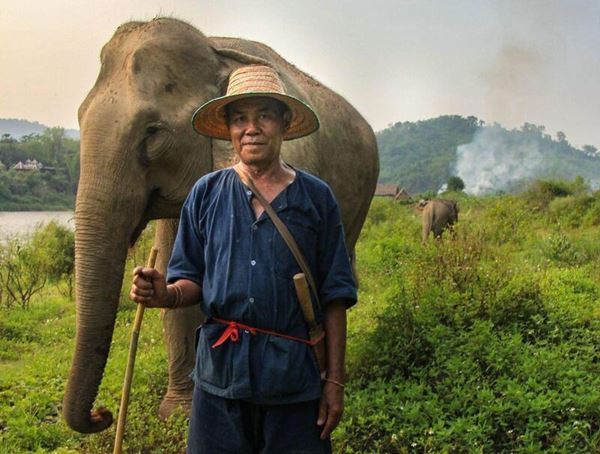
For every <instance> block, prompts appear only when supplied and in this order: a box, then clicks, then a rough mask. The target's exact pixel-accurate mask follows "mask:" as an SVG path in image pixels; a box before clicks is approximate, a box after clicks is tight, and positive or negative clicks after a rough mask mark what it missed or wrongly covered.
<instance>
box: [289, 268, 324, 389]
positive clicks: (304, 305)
mask: <svg viewBox="0 0 600 454" xmlns="http://www.w3.org/2000/svg"><path fill="white" fill-rule="evenodd" d="M293 279H294V286H295V287H296V295H297V296H298V302H299V303H300V309H301V310H302V315H304V321H305V322H306V324H307V325H308V336H309V337H310V340H311V341H314V340H316V339H319V338H321V339H322V337H323V327H322V326H321V325H320V324H317V322H316V320H315V311H314V310H313V306H312V301H311V299H310V290H309V289H308V282H307V281H306V276H305V275H304V273H298V274H296V275H294V278H293ZM312 349H313V352H314V354H315V359H316V361H317V366H318V367H319V373H320V374H321V378H323V379H325V377H326V375H327V353H326V351H325V341H324V340H321V341H320V342H318V343H316V344H315V345H313V346H312Z"/></svg>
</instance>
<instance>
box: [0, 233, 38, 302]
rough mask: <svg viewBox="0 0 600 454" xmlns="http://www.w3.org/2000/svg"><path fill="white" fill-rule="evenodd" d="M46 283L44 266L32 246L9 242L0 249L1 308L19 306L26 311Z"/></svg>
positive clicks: (19, 242) (20, 241)
mask: <svg viewBox="0 0 600 454" xmlns="http://www.w3.org/2000/svg"><path fill="white" fill-rule="evenodd" d="M46 280H47V275H46V273H45V263H44V262H43V260H42V259H41V257H40V256H39V255H38V254H37V253H36V250H35V249H34V247H33V245H32V244H31V243H29V242H24V241H23V240H20V239H18V238H12V239H9V240H7V241H6V244H4V245H3V246H2V248H1V249H0V289H1V290H0V297H1V298H0V307H2V306H4V307H6V308H11V307H12V306H13V305H15V304H17V305H19V306H20V307H21V308H23V309H26V308H27V307H28V306H29V302H30V300H31V298H32V297H33V296H34V295H35V294H36V293H38V292H39V291H41V290H42V289H43V288H44V285H45V284H46Z"/></svg>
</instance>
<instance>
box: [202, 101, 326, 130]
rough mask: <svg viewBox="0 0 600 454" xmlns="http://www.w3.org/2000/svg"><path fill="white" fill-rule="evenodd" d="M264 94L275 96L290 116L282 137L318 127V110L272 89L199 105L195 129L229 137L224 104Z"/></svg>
mask: <svg viewBox="0 0 600 454" xmlns="http://www.w3.org/2000/svg"><path fill="white" fill-rule="evenodd" d="M258 97H267V98H273V99H277V100H278V101H281V102H283V103H284V104H285V105H286V106H288V107H289V109H290V111H291V112H292V120H291V122H290V126H289V128H288V129H287V130H286V131H285V133H284V135H283V140H292V139H298V138H300V137H304V136H307V135H309V134H312V133H313V132H315V131H316V130H317V129H319V118H318V117H317V114H316V113H315V112H314V111H313V110H312V109H311V108H310V106H308V105H307V104H306V103H304V102H302V101H300V100H299V99H298V98H294V97H293V96H290V95H285V94H282V93H273V92H264V91H257V92H246V93H240V94H237V95H229V96H221V97H219V98H215V99H212V100H210V101H208V102H206V103H205V104H203V105H202V106H200V107H199V108H198V109H197V110H196V111H195V112H194V115H192V126H193V127H194V130H195V131H196V132H197V133H199V134H202V135H204V136H207V137H212V138H214V139H221V140H231V136H230V135H229V127H228V126H227V121H226V112H225V106H227V105H228V104H231V103H232V102H234V101H238V100H240V99H245V98H258Z"/></svg>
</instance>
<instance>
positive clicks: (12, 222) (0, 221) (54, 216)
mask: <svg viewBox="0 0 600 454" xmlns="http://www.w3.org/2000/svg"><path fill="white" fill-rule="evenodd" d="M52 220H55V221H57V222H59V223H60V224H62V225H65V226H67V227H69V228H71V229H73V228H74V227H75V222H74V220H73V212H72V211H0V239H3V238H6V237H12V236H16V235H18V236H26V235H29V234H31V233H32V232H33V231H34V230H35V228H36V226H37V225H39V224H42V223H43V224H46V223H48V222H50V221H52Z"/></svg>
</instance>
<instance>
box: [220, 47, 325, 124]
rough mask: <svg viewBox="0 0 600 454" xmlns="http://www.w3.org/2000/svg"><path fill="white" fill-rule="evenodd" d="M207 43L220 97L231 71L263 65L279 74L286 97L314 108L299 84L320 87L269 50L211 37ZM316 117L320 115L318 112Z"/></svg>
mask: <svg viewBox="0 0 600 454" xmlns="http://www.w3.org/2000/svg"><path fill="white" fill-rule="evenodd" d="M209 40H210V42H211V45H212V48H213V50H214V51H215V53H216V54H217V56H218V57H219V61H220V63H221V67H220V70H219V75H218V81H217V82H218V83H219V86H220V87H221V88H222V93H223V94H225V91H226V90H227V80H228V78H229V74H230V73H231V71H233V70H235V69H237V68H239V67H240V66H246V65H266V66H271V67H272V68H274V69H275V70H276V71H277V72H278V73H279V76H280V77H281V80H282V81H283V84H284V86H285V89H286V92H287V93H288V94H289V95H292V96H295V97H296V98H298V99H300V100H302V101H304V102H306V103H308V104H309V105H312V106H313V108H314V105H313V103H312V102H311V100H310V97H309V96H308V94H307V92H306V91H305V90H304V89H303V88H302V86H301V83H300V80H303V79H307V80H310V82H311V83H312V84H315V85H319V83H318V82H317V81H315V80H313V79H312V78H310V77H309V76H307V75H306V74H304V73H302V72H301V71H300V70H299V69H297V68H296V67H294V66H293V65H291V64H290V63H288V62H287V61H286V60H285V59H283V58H282V57H281V56H280V55H279V54H277V53H276V52H275V51H274V50H273V49H271V48H270V47H268V46H266V45H264V44H261V43H258V42H256V41H247V40H243V39H237V38H222V37H211V38H209ZM318 114H319V112H317V115H318Z"/></svg>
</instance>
